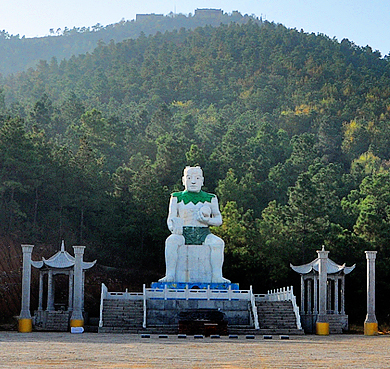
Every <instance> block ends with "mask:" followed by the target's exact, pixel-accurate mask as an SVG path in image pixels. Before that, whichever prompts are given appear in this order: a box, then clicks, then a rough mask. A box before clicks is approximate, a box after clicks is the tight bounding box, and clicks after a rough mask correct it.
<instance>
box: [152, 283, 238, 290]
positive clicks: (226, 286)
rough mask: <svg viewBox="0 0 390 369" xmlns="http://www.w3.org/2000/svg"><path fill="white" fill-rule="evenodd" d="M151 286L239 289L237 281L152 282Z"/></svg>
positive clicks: (161, 287)
mask: <svg viewBox="0 0 390 369" xmlns="http://www.w3.org/2000/svg"><path fill="white" fill-rule="evenodd" d="M151 288H160V289H164V288H173V289H182V288H189V289H199V290H206V289H210V290H229V289H231V290H234V291H237V290H239V289H240V286H239V284H238V283H201V282H198V283H196V282H153V283H152V284H151Z"/></svg>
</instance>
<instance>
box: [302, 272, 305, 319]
mask: <svg viewBox="0 0 390 369" xmlns="http://www.w3.org/2000/svg"><path fill="white" fill-rule="evenodd" d="M301 314H305V279H304V277H303V274H301Z"/></svg>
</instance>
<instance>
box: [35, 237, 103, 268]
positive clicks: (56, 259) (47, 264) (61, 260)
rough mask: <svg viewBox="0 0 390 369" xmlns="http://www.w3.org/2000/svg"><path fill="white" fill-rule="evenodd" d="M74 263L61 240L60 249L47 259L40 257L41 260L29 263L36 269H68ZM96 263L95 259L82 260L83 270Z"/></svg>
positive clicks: (72, 257)
mask: <svg viewBox="0 0 390 369" xmlns="http://www.w3.org/2000/svg"><path fill="white" fill-rule="evenodd" d="M74 264H75V258H74V256H72V255H71V254H69V252H67V251H65V244H64V241H62V244H61V250H60V251H58V252H57V253H55V254H54V255H53V256H52V257H50V258H49V259H45V258H44V257H42V260H41V261H31V265H32V266H33V267H35V268H37V269H43V268H49V269H68V268H73V267H74ZM95 264H96V260H95V261H92V262H86V261H83V264H82V267H83V270H86V269H90V268H92V267H93V266H94V265H95Z"/></svg>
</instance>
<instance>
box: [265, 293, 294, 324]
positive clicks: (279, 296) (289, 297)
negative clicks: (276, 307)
mask: <svg viewBox="0 0 390 369" xmlns="http://www.w3.org/2000/svg"><path fill="white" fill-rule="evenodd" d="M266 299H267V300H268V301H291V303H292V305H293V308H294V314H295V317H296V319H297V328H298V329H302V326H301V316H300V314H299V307H298V305H297V299H296V297H295V295H294V291H293V286H290V287H283V288H278V289H276V290H269V291H268V294H267V295H266Z"/></svg>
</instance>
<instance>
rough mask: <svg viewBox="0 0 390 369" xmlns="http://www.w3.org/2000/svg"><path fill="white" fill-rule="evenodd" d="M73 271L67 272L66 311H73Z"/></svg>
mask: <svg viewBox="0 0 390 369" xmlns="http://www.w3.org/2000/svg"><path fill="white" fill-rule="evenodd" d="M73 274H74V273H73V270H70V271H69V296H68V311H73V284H74V283H73Z"/></svg>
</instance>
